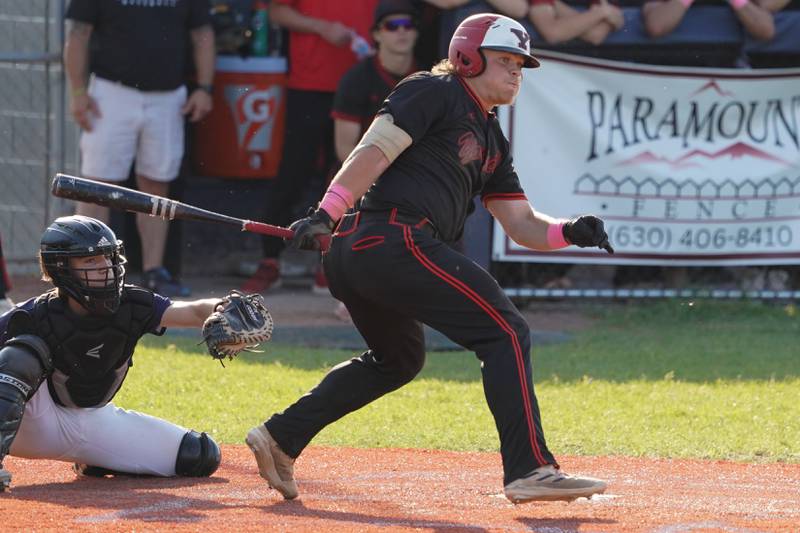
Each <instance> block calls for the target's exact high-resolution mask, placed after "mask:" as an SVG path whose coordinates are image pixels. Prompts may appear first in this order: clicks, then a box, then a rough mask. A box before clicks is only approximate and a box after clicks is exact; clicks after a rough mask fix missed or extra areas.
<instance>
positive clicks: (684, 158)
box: [616, 142, 791, 169]
mask: <svg viewBox="0 0 800 533" xmlns="http://www.w3.org/2000/svg"><path fill="white" fill-rule="evenodd" d="M743 157H748V158H754V159H763V160H765V161H772V162H774V163H780V164H783V165H786V166H790V165H791V163H789V162H788V161H785V160H783V159H781V158H780V157H776V156H774V155H772V154H769V153H767V152H765V151H763V150H760V149H758V148H755V147H753V146H750V145H748V144H745V143H743V142H737V143H734V144H732V145H730V146H728V147H727V148H723V149H722V150H718V151H716V152H707V151H705V150H698V149H693V150H690V151H688V152H686V153H685V154H683V155H681V156H678V157H676V158H674V159H670V158H668V157H662V156H658V155H656V154H654V153H652V152H651V151H649V150H645V151H644V152H641V153H639V154H637V155H635V156H633V157H630V158H628V159H625V160H623V161H620V162H619V163H617V165H616V166H618V167H624V166H630V165H634V166H639V165H648V164H665V165H669V167H670V168H671V169H678V168H692V167H695V168H700V167H702V166H703V165H702V164H701V162H702V160H704V159H706V160H713V159H721V158H730V159H732V160H735V159H741V158H743Z"/></svg>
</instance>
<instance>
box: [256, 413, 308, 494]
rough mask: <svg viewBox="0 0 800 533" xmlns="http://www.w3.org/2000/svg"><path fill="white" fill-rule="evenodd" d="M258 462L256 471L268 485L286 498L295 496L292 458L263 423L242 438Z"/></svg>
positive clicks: (295, 485)
mask: <svg viewBox="0 0 800 533" xmlns="http://www.w3.org/2000/svg"><path fill="white" fill-rule="evenodd" d="M244 441H245V442H246V443H247V446H249V447H250V450H251V451H252V452H253V455H255V456H256V462H257V463H258V473H259V474H261V477H262V478H264V479H266V480H267V483H268V484H269V486H270V487H271V488H273V489H275V490H277V491H278V492H280V493H281V494H283V497H284V498H286V499H287V500H293V499H294V498H297V494H298V492H297V484H296V483H295V481H294V459H292V458H291V457H289V456H288V455H286V454H285V453H284V451H283V450H281V447H280V446H279V445H278V443H277V442H275V439H273V438H272V435H270V434H269V431H267V427H266V426H265V425H264V424H260V425H258V426H256V427H254V428H253V429H251V430H250V432H249V433H248V434H247V438H246V439H245V440H244Z"/></svg>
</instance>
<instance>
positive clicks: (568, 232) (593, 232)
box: [561, 215, 614, 254]
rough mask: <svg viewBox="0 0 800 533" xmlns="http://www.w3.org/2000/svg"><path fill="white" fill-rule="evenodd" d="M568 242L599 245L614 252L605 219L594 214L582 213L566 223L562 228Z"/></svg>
mask: <svg viewBox="0 0 800 533" xmlns="http://www.w3.org/2000/svg"><path fill="white" fill-rule="evenodd" d="M561 231H562V232H563V234H564V238H565V239H566V240H567V242H569V243H571V244H574V245H575V246H579V247H581V248H588V247H595V246H596V247H598V248H602V249H603V250H605V251H606V252H608V253H610V254H613V253H614V248H612V247H611V245H610V244H609V243H608V234H607V233H606V230H605V228H604V227H603V221H602V220H600V219H599V218H597V217H596V216H594V215H582V216H579V217H578V218H573V219H572V220H569V221H567V222H565V223H564V226H563V228H562V230H561Z"/></svg>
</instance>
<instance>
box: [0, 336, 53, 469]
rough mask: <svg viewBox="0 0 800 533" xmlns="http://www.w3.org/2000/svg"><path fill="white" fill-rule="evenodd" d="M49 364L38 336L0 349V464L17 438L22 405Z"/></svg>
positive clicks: (23, 411) (22, 410)
mask: <svg viewBox="0 0 800 533" xmlns="http://www.w3.org/2000/svg"><path fill="white" fill-rule="evenodd" d="M51 365H52V362H51V359H50V350H49V348H48V347H47V344H45V342H44V341H43V340H42V339H40V338H39V337H36V336H33V335H20V336H18V337H14V338H13V339H9V340H8V341H6V343H5V345H4V346H3V347H2V348H0V462H2V460H3V457H5V455H6V454H8V450H9V448H11V443H12V442H13V441H14V437H16V435H17V430H18V429H19V425H20V423H22V415H23V414H24V413H25V403H26V402H27V401H28V400H29V399H30V398H31V396H33V394H34V393H35V392H36V389H38V388H39V385H40V384H41V382H42V380H43V379H44V377H45V376H46V375H47V372H48V371H49V370H50V368H51Z"/></svg>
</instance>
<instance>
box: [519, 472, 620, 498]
mask: <svg viewBox="0 0 800 533" xmlns="http://www.w3.org/2000/svg"><path fill="white" fill-rule="evenodd" d="M605 490H606V482H605V481H601V480H599V479H594V478H591V477H579V476H570V475H567V474H564V473H563V472H561V470H558V469H557V468H555V467H554V466H553V465H544V466H540V467H539V468H537V469H536V470H534V471H533V472H531V473H530V474H528V475H527V476H525V477H523V478H519V479H516V480H514V481H512V482H511V483H509V484H508V485H506V486H505V491H504V492H505V494H506V498H508V499H509V500H511V502H512V503H525V502H529V501H534V500H539V501H553V500H564V501H573V500H575V499H577V498H591V497H592V495H593V494H600V493H602V492H604V491H605Z"/></svg>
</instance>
